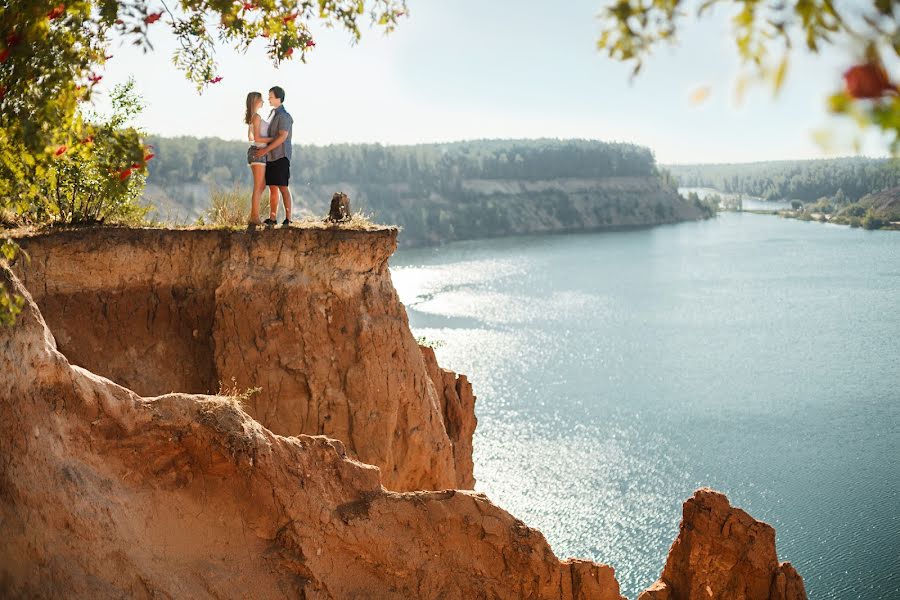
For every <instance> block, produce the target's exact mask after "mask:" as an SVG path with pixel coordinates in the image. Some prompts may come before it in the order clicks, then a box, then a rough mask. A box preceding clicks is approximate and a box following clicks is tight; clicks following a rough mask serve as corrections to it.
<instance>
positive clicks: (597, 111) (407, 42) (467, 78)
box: [98, 0, 888, 164]
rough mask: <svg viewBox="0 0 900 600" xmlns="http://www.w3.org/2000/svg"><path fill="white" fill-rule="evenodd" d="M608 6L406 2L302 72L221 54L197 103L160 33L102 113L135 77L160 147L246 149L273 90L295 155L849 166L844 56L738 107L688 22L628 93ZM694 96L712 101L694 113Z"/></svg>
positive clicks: (113, 71)
mask: <svg viewBox="0 0 900 600" xmlns="http://www.w3.org/2000/svg"><path fill="white" fill-rule="evenodd" d="M605 1H606V2H608V0H567V1H566V2H540V1H537V0H517V1H514V0H492V1H491V2H484V1H483V0H481V1H475V0H454V1H453V2H435V1H434V0H409V17H408V18H406V19H402V20H401V22H400V25H399V27H398V28H397V30H396V31H395V32H394V33H392V34H390V35H384V34H383V33H382V32H381V31H380V30H378V29H369V28H368V27H363V39H362V41H361V42H360V43H359V44H357V45H353V44H351V37H350V35H349V34H347V33H345V32H343V31H340V30H326V29H321V30H317V29H314V30H313V31H314V34H315V38H316V48H315V50H314V51H313V52H312V53H311V54H309V55H308V58H307V63H306V64H303V63H301V62H300V61H299V60H294V61H289V62H286V63H283V64H282V66H281V67H280V68H277V69H276V68H275V67H273V66H272V65H271V63H270V62H269V60H268V58H267V57H266V54H265V48H264V46H263V45H262V44H261V43H259V44H254V45H253V46H251V48H250V50H249V51H248V52H247V53H246V54H242V53H239V52H237V51H234V50H232V49H230V48H229V47H227V46H222V45H220V46H219V50H218V55H217V58H218V60H219V64H220V71H219V74H220V75H221V76H222V78H223V79H222V81H221V82H220V83H218V84H216V85H214V86H211V87H210V88H209V89H208V90H207V91H205V92H204V93H203V94H202V95H199V94H198V93H197V90H196V88H195V87H194V85H193V84H192V83H190V82H189V81H187V80H186V79H185V77H184V75H183V74H182V73H180V72H179V71H177V70H176V69H175V67H174V66H173V65H172V62H171V55H172V51H173V50H174V39H173V38H172V37H171V34H169V33H167V31H166V29H165V28H164V27H159V28H157V29H153V30H152V33H151V41H152V42H153V44H154V47H155V50H154V51H153V52H150V53H146V54H145V53H144V52H143V51H141V50H140V49H138V48H135V47H132V46H130V45H127V44H124V45H123V44H121V43H120V42H114V44H113V47H112V49H111V53H112V54H113V58H112V59H111V60H110V61H109V62H108V64H107V66H106V68H105V71H104V72H103V73H102V74H103V75H104V79H103V81H102V82H101V84H100V86H99V88H98V89H99V91H101V92H104V91H106V92H107V96H106V98H108V91H109V89H111V87H112V86H113V85H115V84H116V83H119V82H123V81H125V80H127V79H128V77H130V76H133V77H134V78H135V80H136V83H137V91H138V92H139V93H140V95H141V96H142V97H143V98H144V100H145V102H146V105H147V107H146V109H145V111H144V113H143V115H142V116H141V117H140V119H139V121H138V124H139V125H140V126H142V127H143V128H144V129H146V130H147V131H148V132H149V133H152V134H158V135H163V136H176V135H193V136H211V137H220V138H224V139H245V136H246V126H245V125H244V124H243V121H242V119H243V110H244V101H245V98H246V94H247V92H249V91H260V92H262V93H263V97H265V96H266V95H267V90H268V89H269V88H270V87H271V86H273V85H280V86H282V87H283V88H284V89H285V91H286V99H285V107H286V108H287V109H288V110H289V111H290V112H291V114H292V115H293V117H294V132H293V140H294V143H295V144H317V145H325V144H333V143H354V142H364V143H375V142H378V143H382V144H413V143H426V142H443V141H455V140H465V139H483V138H541V137H550V138H584V139H597V140H603V141H619V142H630V143H635V144H639V145H642V146H647V147H649V148H650V149H651V150H653V152H654V154H655V156H656V158H657V160H658V161H659V162H660V163H662V164H685V163H699V162H705V163H722V162H750V161H759V160H781V159H806V158H825V157H827V156H833V155H840V156H846V155H851V154H855V152H854V150H853V147H852V144H851V136H853V135H855V134H857V133H858V130H856V129H855V128H853V127H852V126H850V124H849V123H847V122H846V120H845V119H841V118H836V117H832V116H830V115H828V113H827V110H826V109H825V100H826V97H827V95H828V94H830V93H831V92H833V91H836V90H837V89H838V88H839V86H840V84H841V77H840V75H841V73H842V72H843V71H844V70H845V69H846V68H847V67H848V66H850V65H851V64H853V63H854V61H855V58H856V57H855V54H854V51H853V49H852V48H848V47H833V48H829V49H828V50H827V51H825V52H824V53H823V54H820V55H808V54H802V53H801V54H795V55H794V57H793V59H792V62H791V65H790V70H789V72H788V79H787V82H786V83H785V85H784V87H783V89H782V90H781V93H780V94H779V95H778V97H777V98H776V97H773V94H772V91H771V89H769V88H766V87H763V86H757V87H753V88H751V89H750V91H749V92H748V93H747V94H746V95H745V97H744V100H743V102H742V103H741V104H740V105H739V104H737V103H736V101H735V83H736V81H737V78H738V76H739V75H740V73H741V68H740V62H739V60H738V56H737V51H736V50H735V46H734V41H733V37H732V35H731V27H730V23H729V12H728V11H724V10H719V11H718V12H717V13H716V14H714V15H713V16H712V18H708V19H704V20H702V21H697V20H696V19H692V20H690V21H688V22H687V23H686V24H685V26H684V28H683V30H682V32H681V35H680V40H679V43H678V44H677V45H676V46H672V47H670V46H660V47H659V48H658V49H657V50H656V51H655V52H654V54H653V55H652V56H651V57H650V58H649V59H647V60H646V61H645V65H644V68H643V70H642V72H641V73H640V74H639V75H638V76H637V77H636V78H634V79H632V78H631V77H630V67H629V66H627V65H625V64H621V63H618V62H616V61H613V60H611V59H609V58H607V57H606V56H605V55H603V54H602V53H601V52H599V51H598V50H597V49H596V39H597V37H598V32H599V22H598V20H597V18H596V15H597V14H598V12H599V10H600V8H601V6H603V3H604V2H605ZM150 5H151V7H152V5H153V0H151V2H150ZM704 86H709V90H710V94H709V96H708V98H707V100H706V101H704V102H702V103H700V104H695V103H692V102H691V100H690V98H691V94H692V92H694V91H695V90H697V89H698V88H701V87H704ZM104 102H105V99H104V98H103V97H101V98H100V99H99V100H98V106H99V108H100V109H101V110H102V109H103V108H104ZM822 129H825V130H828V131H830V132H831V133H832V135H833V137H834V139H835V144H834V145H833V147H832V148H830V149H825V148H823V147H822V146H820V145H819V144H817V143H816V141H814V139H813V132H814V131H816V130H822ZM860 153H861V154H864V155H867V156H886V155H887V154H888V144H887V141H886V139H885V138H884V137H882V136H880V135H878V134H875V133H872V134H868V135H864V137H863V144H862V146H861V152H860Z"/></svg>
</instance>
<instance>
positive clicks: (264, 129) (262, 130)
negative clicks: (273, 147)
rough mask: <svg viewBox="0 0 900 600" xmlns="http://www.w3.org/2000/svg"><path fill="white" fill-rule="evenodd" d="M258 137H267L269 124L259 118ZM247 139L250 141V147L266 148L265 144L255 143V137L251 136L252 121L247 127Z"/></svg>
mask: <svg viewBox="0 0 900 600" xmlns="http://www.w3.org/2000/svg"><path fill="white" fill-rule="evenodd" d="M259 135H260V137H269V122H268V121H266V120H265V119H263V118H262V117H259ZM247 139H249V140H250V145H251V146H256V147H257V148H264V147H265V146H266V143H265V142H257V141H256V136H255V135H253V121H252V120H251V121H250V125H248V126H247Z"/></svg>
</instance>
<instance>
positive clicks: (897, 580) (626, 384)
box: [391, 213, 900, 599]
mask: <svg viewBox="0 0 900 600" xmlns="http://www.w3.org/2000/svg"><path fill="white" fill-rule="evenodd" d="M401 235H402V233H401ZM391 270H392V277H393V280H394V284H395V285H396V287H397V290H398V292H399V294H400V297H401V300H402V301H403V302H404V304H406V307H407V311H408V313H409V317H410V324H411V326H412V329H413V332H414V334H415V335H417V336H425V337H426V338H428V339H429V340H432V341H435V342H437V343H438V344H440V346H439V347H438V348H437V350H436V352H437V356H438V359H439V361H440V363H441V365H442V366H444V367H446V368H450V369H453V370H455V371H459V372H462V373H466V374H467V375H468V376H469V378H470V380H471V381H472V383H473V386H474V389H475V393H476V394H477V396H478V402H477V404H476V412H477V415H478V419H479V423H478V429H477V430H476V432H475V457H474V458H475V476H476V478H477V480H478V483H477V485H476V489H477V490H479V491H483V492H485V493H486V494H487V495H488V496H489V497H490V498H491V499H492V500H493V501H494V502H495V503H497V504H499V505H500V506H502V507H503V508H505V509H507V510H509V511H510V512H512V513H513V514H514V515H516V516H517V517H519V518H521V519H523V520H524V521H525V522H526V523H527V524H528V525H530V526H532V527H536V528H538V529H540V530H541V531H542V532H543V533H544V535H545V536H546V538H547V540H548V541H549V542H550V544H551V545H552V547H553V549H554V551H555V552H556V554H557V555H558V556H560V557H561V558H565V557H569V556H577V557H582V558H590V559H593V560H596V561H600V562H604V563H608V564H610V565H612V566H614V567H615V569H616V573H617V577H618V579H619V582H620V583H621V586H622V592H623V594H625V595H626V596H628V597H630V598H634V597H636V596H637V594H638V592H639V591H640V590H642V589H643V588H645V587H647V586H648V585H649V584H650V583H652V582H653V581H654V580H655V579H656V578H657V577H658V576H659V573H660V571H661V570H662V567H663V565H664V563H665V557H666V555H667V553H668V549H669V546H670V545H671V543H672V541H673V540H674V539H675V536H676V535H677V532H678V524H679V521H680V519H681V504H682V502H683V501H684V500H685V499H687V498H688V497H690V496H691V494H692V493H693V491H694V490H695V489H696V488H698V487H701V486H709V487H712V488H715V489H717V490H720V491H723V492H725V493H726V494H728V497H729V499H730V500H731V503H732V505H734V506H739V507H741V508H743V509H745V510H746V511H748V512H749V513H750V514H751V515H753V516H754V517H755V518H757V519H760V520H764V521H766V522H768V523H770V524H771V525H773V526H774V527H775V528H776V531H777V544H778V555H779V559H780V560H787V561H790V562H792V563H793V564H794V565H795V566H796V567H797V569H798V571H799V572H800V574H801V575H802V576H803V578H804V580H805V582H806V587H807V592H808V594H809V597H810V598H812V599H847V598H865V599H888V598H892V599H893V598H900V234H898V233H897V232H890V231H864V230H860V229H850V228H845V227H839V226H834V225H823V224H819V223H809V222H802V221H796V220H787V219H781V218H778V217H773V216H765V215H756V214H749V213H743V214H741V213H725V214H721V215H720V216H719V217H718V218H716V219H712V220H709V221H702V222H690V223H682V224H678V225H669V226H661V227H656V228H651V229H641V230H632V231H623V232H611V233H590V234H570V235H545V236H527V237H515V238H505V239H493V240H479V241H468V242H459V243H453V244H448V245H445V246H441V247H437V248H429V249H414V250H401V251H399V252H398V253H397V254H396V255H395V256H394V257H393V258H392V259H391Z"/></svg>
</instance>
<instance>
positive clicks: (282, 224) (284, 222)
mask: <svg viewBox="0 0 900 600" xmlns="http://www.w3.org/2000/svg"><path fill="white" fill-rule="evenodd" d="M281 226H282V227H290V226H291V221H290V219H285V220H284V221H282V222H281Z"/></svg>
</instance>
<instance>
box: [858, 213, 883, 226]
mask: <svg viewBox="0 0 900 600" xmlns="http://www.w3.org/2000/svg"><path fill="white" fill-rule="evenodd" d="M862 226H863V228H865V229H881V228H882V227H884V221H882V220H881V219H879V218H878V217H876V216H875V215H874V214H873V213H872V211H871V210H870V211H869V212H867V213H866V216H865V217H863V220H862Z"/></svg>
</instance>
